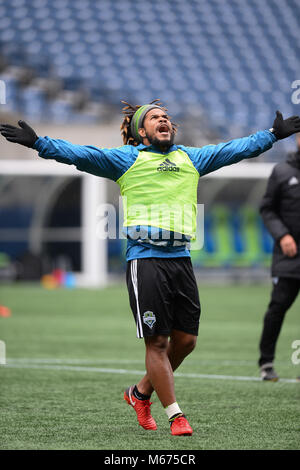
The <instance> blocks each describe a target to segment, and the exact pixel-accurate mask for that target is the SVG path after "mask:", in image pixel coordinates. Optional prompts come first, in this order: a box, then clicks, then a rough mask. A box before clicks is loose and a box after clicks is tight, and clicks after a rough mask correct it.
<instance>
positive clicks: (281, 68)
mask: <svg viewBox="0 0 300 470" xmlns="http://www.w3.org/2000/svg"><path fill="white" fill-rule="evenodd" d="M299 16H300V6H299V2H297V1H296V0H276V1H274V0H266V1H264V2H260V1H259V0H253V1H252V2H242V3H241V2H239V1H238V0H233V1H231V2H220V1H219V0H211V1H210V2H207V1H204V0H190V1H189V2H184V3H183V2H182V1H181V0H165V1H164V2H161V1H159V0H153V1H151V2H148V1H147V0H140V1H139V2H136V1H135V0H116V1H109V0H106V1H101V2H93V1H91V0H80V1H77V0H76V1H74V0H63V1H51V0H43V1H38V0H26V1H25V0H11V2H7V1H6V0H0V46H1V50H2V54H3V55H4V56H5V58H6V60H7V61H8V62H9V64H10V65H18V66H24V67H31V68H32V69H33V70H34V71H35V73H36V74H38V75H40V76H44V77H57V78H60V79H61V80H62V81H63V85H64V88H66V89H68V90H77V89H82V88H85V89H86V90H88V91H89V92H90V94H91V98H92V99H94V100H99V101H101V102H103V103H108V104H109V103H111V102H112V103H113V104H116V103H119V101H120V98H125V99H126V98H127V99H128V97H130V99H132V100H133V101H136V102H145V101H149V100H151V99H154V98H157V97H161V98H162V99H164V100H165V102H167V103H168V105H169V107H172V108H173V109H174V110H175V114H176V113H177V114H178V115H179V114H180V111H181V109H182V108H185V107H186V108H187V109H188V107H189V106H190V105H191V104H192V105H196V106H198V107H199V108H202V109H203V110H205V113H206V115H207V119H208V120H210V121H211V122H213V123H215V126H216V128H217V129H218V130H219V132H220V134H221V135H222V136H223V137H224V138H231V137H235V136H237V134H239V135H246V134H248V133H251V132H253V131H256V130H257V129H261V128H268V127H269V126H270V125H271V124H272V122H273V118H274V112H275V110H276V109H280V110H281V111H282V112H283V113H284V114H285V115H288V114H295V105H293V104H292V102H291V83H292V82H293V80H295V79H296V78H297V77H298V76H299V61H298V56H299V42H298V36H297V31H298V29H299V24H298V21H297V18H299ZM14 86H15V85H13V84H12V83H10V84H9V88H10V90H9V93H12V95H11V96H12V97H13V98H12V103H11V106H12V107H14V106H17V105H18V103H17V101H18V100H16V99H15V98H14V95H15V94H16V91H13V87H14ZM31 93H33V91H32V90H28V91H26V92H25V93H24V94H25V95H26V96H29V95H30V94H31ZM26 96H24V97H23V99H22V100H21V102H22V103H23V104H20V106H21V107H22V106H23V108H22V109H23V111H24V112H25V113H26V114H27V113H28V115H29V116H32V115H38V113H39V111H37V109H40V108H39V106H42V102H43V98H42V96H39V97H38V96H37V94H36V95H35V99H34V103H33V105H32V108H33V109H31V106H30V100H27V98H26ZM38 100H39V105H38ZM25 102H26V103H27V104H25ZM57 109H58V107H57ZM36 113H37V114H36ZM57 113H59V111H57ZM57 113H56V112H55V113H53V118H54V117H55V118H56V116H57ZM173 114H174V113H173ZM228 116H230V123H228V122H227V121H228ZM175 117H176V116H175ZM63 119H68V113H67V112H66V109H65V107H63V106H61V120H63ZM224 121H225V122H226V123H227V124H226V126H225V127H224ZM291 145H292V144H291V142H290V141H287V142H284V143H281V147H280V148H281V149H283V150H286V149H289V148H290V147H291Z"/></svg>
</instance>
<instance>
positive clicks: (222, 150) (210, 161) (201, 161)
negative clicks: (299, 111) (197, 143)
mask: <svg viewBox="0 0 300 470" xmlns="http://www.w3.org/2000/svg"><path fill="white" fill-rule="evenodd" d="M299 131H300V117H299V116H292V117H290V118H287V119H283V117H282V114H281V113H280V112H279V111H277V112H276V118H275V120H274V123H273V127H272V128H271V129H270V130H265V131H259V132H257V133H256V134H252V135H250V136H248V137H243V138H241V139H234V140H231V141H229V142H226V143H221V144H218V145H206V146H205V147H202V148H199V149H197V148H193V147H186V150H187V153H188V154H189V155H190V158H191V160H192V162H193V164H194V166H195V168H196V169H197V170H198V172H199V174H200V176H203V175H206V174H207V173H211V172H212V171H216V170H218V169H219V168H221V167H223V166H227V165H232V164H233V163H237V162H239V161H241V160H243V159H246V158H254V157H258V155H260V154H261V153H263V152H266V151H267V150H269V149H270V148H271V147H272V145H273V144H274V142H276V141H277V140H281V139H285V138H286V137H289V136H290V135H292V134H295V133H296V132H299Z"/></svg>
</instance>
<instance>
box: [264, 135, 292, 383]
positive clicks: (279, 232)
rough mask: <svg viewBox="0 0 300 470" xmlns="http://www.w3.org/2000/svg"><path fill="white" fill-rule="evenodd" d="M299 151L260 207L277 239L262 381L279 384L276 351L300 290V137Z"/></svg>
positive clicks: (279, 170)
mask: <svg viewBox="0 0 300 470" xmlns="http://www.w3.org/2000/svg"><path fill="white" fill-rule="evenodd" d="M296 143H297V151H296V152H294V153H291V154H290V155H288V158H287V160H286V162H284V163H279V164H278V165H276V166H275V167H274V169H273V172H272V174H271V176H270V178H269V181H268V186H267V190H266V193H265V195H264V197H263V200H262V202H261V206H260V212H261V215H262V218H263V221H264V223H265V225H266V227H267V228H268V230H269V232H270V233H271V235H272V237H273V238H274V241H275V243H274V250H273V260H272V277H273V290H272V295H271V300H270V303H269V306H268V309H267V312H266V314H265V317H264V324H263V331H262V334H261V339H260V343H259V349H260V357H259V361H258V363H259V366H260V371H261V377H262V379H263V380H270V381H273V382H276V381H277V380H278V378H279V377H278V375H277V373H276V372H275V370H274V364H273V362H274V358H275V348H276V343H277V340H278V337H279V333H280V330H281V327H282V324H283V320H284V317H285V314H286V312H287V310H288V309H289V308H290V307H291V306H292V304H293V302H294V301H295V299H296V297H297V295H298V292H299V290H300V133H298V134H296Z"/></svg>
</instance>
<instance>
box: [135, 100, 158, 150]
mask: <svg viewBox="0 0 300 470" xmlns="http://www.w3.org/2000/svg"><path fill="white" fill-rule="evenodd" d="M154 108H158V109H161V107H160V106H157V105H155V104H144V105H143V106H141V107H140V108H139V109H138V110H137V111H136V112H135V113H134V115H133V116H132V119H131V124H130V130H131V135H132V137H133V138H134V140H136V141H137V142H142V138H141V136H140V134H139V132H138V131H139V129H140V128H141V127H143V121H144V118H145V116H146V114H147V113H148V111H151V109H154Z"/></svg>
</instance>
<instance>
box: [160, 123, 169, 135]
mask: <svg viewBox="0 0 300 470" xmlns="http://www.w3.org/2000/svg"><path fill="white" fill-rule="evenodd" d="M158 132H159V133H160V134H168V133H169V132H170V130H169V127H168V126H167V124H161V125H160V126H159V128H158Z"/></svg>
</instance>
